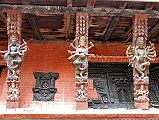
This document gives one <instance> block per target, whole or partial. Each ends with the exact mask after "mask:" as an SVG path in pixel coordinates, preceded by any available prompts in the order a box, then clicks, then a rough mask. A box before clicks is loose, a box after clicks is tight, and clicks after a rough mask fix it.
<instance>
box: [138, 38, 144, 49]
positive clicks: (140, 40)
mask: <svg viewBox="0 0 159 120" xmlns="http://www.w3.org/2000/svg"><path fill="white" fill-rule="evenodd" d="M137 45H138V46H139V48H143V46H144V38H143V37H138V38H137Z"/></svg>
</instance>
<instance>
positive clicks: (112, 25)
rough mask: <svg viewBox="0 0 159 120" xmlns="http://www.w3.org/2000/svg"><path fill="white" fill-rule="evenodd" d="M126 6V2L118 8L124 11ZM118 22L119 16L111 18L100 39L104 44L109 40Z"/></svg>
mask: <svg viewBox="0 0 159 120" xmlns="http://www.w3.org/2000/svg"><path fill="white" fill-rule="evenodd" d="M126 5H127V2H123V3H121V4H120V6H119V8H120V9H124V8H125V7H126ZM118 20H119V16H118V17H116V16H115V17H112V20H111V22H110V24H109V26H108V27H107V28H106V30H105V32H104V35H103V37H102V40H103V41H104V42H106V41H107V40H108V39H109V37H110V35H111V33H112V32H113V30H114V28H115V26H116V24H117V22H118Z"/></svg>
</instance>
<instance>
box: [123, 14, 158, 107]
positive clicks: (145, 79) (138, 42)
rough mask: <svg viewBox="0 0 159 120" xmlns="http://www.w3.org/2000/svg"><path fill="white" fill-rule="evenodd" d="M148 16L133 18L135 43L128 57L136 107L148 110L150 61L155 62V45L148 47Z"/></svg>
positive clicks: (139, 15) (142, 15)
mask: <svg viewBox="0 0 159 120" xmlns="http://www.w3.org/2000/svg"><path fill="white" fill-rule="evenodd" d="M147 38H148V26H147V15H145V14H137V15H134V17H133V38H132V39H133V43H132V45H129V47H128V48H127V52H126V54H127V57H128V58H129V63H130V64H131V65H132V67H133V79H134V106H135V108H137V109H148V108H149V98H148V93H149V91H148V85H149V76H148V74H149V65H150V62H149V60H154V59H155V57H156V52H155V48H154V44H152V43H149V44H150V45H149V46H147Z"/></svg>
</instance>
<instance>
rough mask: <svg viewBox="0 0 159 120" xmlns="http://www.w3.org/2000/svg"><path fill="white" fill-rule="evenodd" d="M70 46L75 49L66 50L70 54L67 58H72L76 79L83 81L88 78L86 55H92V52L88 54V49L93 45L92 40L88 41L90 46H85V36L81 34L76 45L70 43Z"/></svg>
mask: <svg viewBox="0 0 159 120" xmlns="http://www.w3.org/2000/svg"><path fill="white" fill-rule="evenodd" d="M71 46H72V47H73V48H74V49H75V50H76V51H70V50H68V53H70V54H71V56H70V57H69V58H68V59H72V60H73V64H74V65H75V69H76V79H78V80H80V81H84V80H86V79H87V78H88V72H87V70H88V56H93V54H89V53H88V51H89V49H91V48H92V47H93V46H94V45H93V43H92V42H90V46H89V47H87V44H86V39H85V36H81V37H80V40H79V45H78V47H75V46H74V45H73V43H71Z"/></svg>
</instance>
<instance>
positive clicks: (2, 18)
mask: <svg viewBox="0 0 159 120" xmlns="http://www.w3.org/2000/svg"><path fill="white" fill-rule="evenodd" d="M0 21H1V22H2V23H4V25H7V17H6V16H5V15H4V13H3V12H0Z"/></svg>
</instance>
